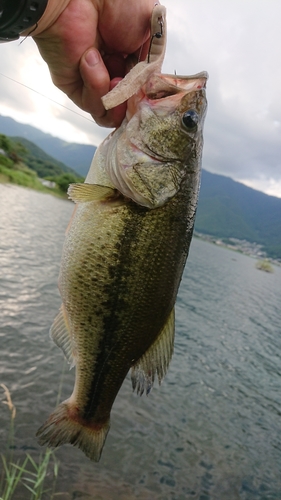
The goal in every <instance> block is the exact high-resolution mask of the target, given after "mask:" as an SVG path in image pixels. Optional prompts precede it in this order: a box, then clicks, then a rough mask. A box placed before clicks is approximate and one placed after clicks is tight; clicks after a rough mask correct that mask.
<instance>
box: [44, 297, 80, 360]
mask: <svg viewBox="0 0 281 500" xmlns="http://www.w3.org/2000/svg"><path fill="white" fill-rule="evenodd" d="M50 335H51V338H52V339H53V341H54V342H55V344H57V346H58V347H60V348H61V350H62V351H63V353H64V355H65V357H66V359H67V361H68V363H70V364H71V366H70V368H73V366H75V364H76V359H75V348H74V345H73V340H72V338H71V334H70V331H69V326H68V320H67V314H66V311H65V308H64V306H63V304H62V305H61V308H60V310H59V313H58V315H57V316H56V317H55V319H54V322H53V324H52V326H51V328H50Z"/></svg>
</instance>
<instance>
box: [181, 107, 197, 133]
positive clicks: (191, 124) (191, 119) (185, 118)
mask: <svg viewBox="0 0 281 500" xmlns="http://www.w3.org/2000/svg"><path fill="white" fill-rule="evenodd" d="M198 122H199V117H198V114H197V113H196V111H194V110H193V109H190V110H189V111H186V112H185V113H184V114H183V115H182V123H183V125H184V126H185V128H187V129H188V130H190V131H191V130H193V129H194V128H196V127H197V124H198Z"/></svg>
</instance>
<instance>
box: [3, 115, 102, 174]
mask: <svg viewBox="0 0 281 500" xmlns="http://www.w3.org/2000/svg"><path fill="white" fill-rule="evenodd" d="M93 123H94V121H93ZM0 133H2V134H5V135H8V136H9V137H10V138H11V139H14V138H15V137H21V140H22V138H24V139H27V140H28V141H31V142H32V143H34V144H36V145H37V146H39V148H41V150H43V151H44V152H45V153H48V155H51V156H52V158H53V159H54V158H56V159H57V161H58V162H62V163H63V164H64V165H67V166H68V167H70V168H72V169H73V170H74V171H75V172H77V173H78V175H81V176H83V177H86V175H87V172H88V170H89V168H90V165H91V161H92V158H93V156H94V153H95V150H96V146H91V145H90V144H78V143H72V142H67V141H63V140H62V139H59V138H58V137H54V136H53V135H51V134H46V133H45V132H42V130H39V129H37V128H35V127H32V126H31V125H27V124H26V123H19V122H17V121H16V120H14V119H13V118H10V117H9V116H2V115H0Z"/></svg>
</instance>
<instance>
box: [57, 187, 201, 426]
mask: <svg viewBox="0 0 281 500" xmlns="http://www.w3.org/2000/svg"><path fill="white" fill-rule="evenodd" d="M194 192H196V191H194ZM190 201H191V200H188V199H187V196H186V195H185V191H184V190H183V192H180V193H179V194H178V195H177V196H176V197H175V199H174V200H172V201H171V202H170V203H169V204H167V205H166V206H165V207H163V209H162V210H161V211H151V210H149V209H146V208H143V207H140V206H138V205H136V204H134V203H128V202H123V203H122V204H121V203H120V205H119V206H113V207H111V204H110V202H109V203H107V204H106V205H105V206H102V208H101V210H97V202H92V203H89V204H87V205H86V206H85V207H83V208H81V209H80V210H79V207H78V210H77V212H76V216H75V224H73V229H70V232H69V235H68V245H67V246H66V248H65V250H64V258H65V263H66V265H65V267H64V269H63V273H62V276H63V277H64V278H60V290H61V295H62V300H63V303H65V304H67V306H66V311H67V314H68V318H69V322H70V324H71V327H72V328H73V330H75V332H76V335H75V345H76V351H77V354H76V357H77V360H79V367H78V366H77V371H78V370H80V369H81V370H82V373H83V375H85V376H84V377H83V378H82V375H81V387H80V386H79V388H77V392H78V394H79V395H81V401H80V400H79V399H77V402H78V405H79V408H80V410H81V411H82V408H83V415H82V416H83V417H87V415H91V417H92V418H93V420H94V421H97V420H98V419H99V418H101V420H102V421H104V420H107V418H108V417H109V412H110V409H111V406H112V404H113V401H114V399H115V397H116V394H117V392H118V390H119V388H120V385H121V384H122V382H123V379H124V377H125V376H126V374H127V372H128V370H129V369H130V367H131V366H132V364H133V363H134V361H135V360H137V359H138V358H139V357H140V356H141V355H142V354H143V353H144V352H145V351H146V350H147V348H148V347H149V346H150V345H151V343H152V342H153V340H154V339H156V337H157V335H158V334H159V331H160V330H161V327H162V325H163V322H165V320H166V318H167V317H168V315H169V314H170V312H171V310H172V308H173V306H174V301H175V296H176V293H177V288H178V284H179V280H180V277H181V274H182V268H183V266H184V262H185V258H186V256H187V253H188V247H189V240H190V238H191V229H192V227H193V215H194V214H192V213H191V214H190V213H188V212H189V208H188V207H189V204H190ZM180 204H181V207H180V206H179V205H180ZM113 205H114V203H113ZM81 219H82V220H83V224H82V223H81ZM85 221H86V224H87V225H86V226H85ZM83 225H84V226H83ZM82 226H83V231H80V230H78V231H77V230H76V228H77V227H78V228H80V227H82ZM77 246H79V248H81V247H83V252H82V253H81V258H79V257H77V251H76V248H77ZM85 264H86V265H85ZM151 305H152V307H151ZM85 339H86V345H85ZM105 358H106V359H105ZM101 394H103V395H104V394H106V400H104V404H105V407H106V413H105V410H104V406H102V407H100V397H101ZM103 397H104V396H103Z"/></svg>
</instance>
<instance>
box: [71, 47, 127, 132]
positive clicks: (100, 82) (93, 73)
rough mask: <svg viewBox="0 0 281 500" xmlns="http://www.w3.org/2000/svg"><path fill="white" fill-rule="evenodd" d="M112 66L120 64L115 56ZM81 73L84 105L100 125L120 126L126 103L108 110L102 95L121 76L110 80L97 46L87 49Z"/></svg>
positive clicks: (83, 57) (82, 61) (81, 65)
mask: <svg viewBox="0 0 281 500" xmlns="http://www.w3.org/2000/svg"><path fill="white" fill-rule="evenodd" d="M110 65H111V66H115V68H114V69H115V70H116V67H118V66H120V63H119V64H118V61H114V58H113V59H112V61H111V62H110ZM80 74H81V77H82V80H83V84H84V85H83V89H82V106H83V109H84V110H85V111H88V112H89V113H91V115H92V117H93V118H94V120H95V121H96V123H97V124H98V125H101V126H104V127H118V126H119V125H120V124H121V122H122V120H123V118H124V116H125V113H126V103H123V104H121V105H120V106H117V107H116V108H113V109H111V110H109V111H107V112H106V110H105V108H104V106H103V104H102V101H101V97H102V96H104V95H105V94H107V92H109V90H111V89H112V88H113V87H114V86H115V85H116V84H117V82H118V81H119V80H120V78H114V79H113V80H112V81H111V80H110V75H109V73H108V70H107V68H106V66H105V64H104V62H103V60H102V57H101V55H100V53H99V51H98V50H97V49H95V48H91V49H89V50H87V51H86V52H85V53H84V54H83V56H82V58H81V61H80Z"/></svg>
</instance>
